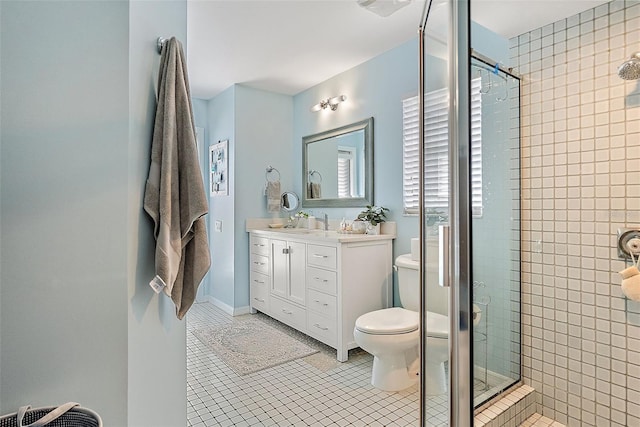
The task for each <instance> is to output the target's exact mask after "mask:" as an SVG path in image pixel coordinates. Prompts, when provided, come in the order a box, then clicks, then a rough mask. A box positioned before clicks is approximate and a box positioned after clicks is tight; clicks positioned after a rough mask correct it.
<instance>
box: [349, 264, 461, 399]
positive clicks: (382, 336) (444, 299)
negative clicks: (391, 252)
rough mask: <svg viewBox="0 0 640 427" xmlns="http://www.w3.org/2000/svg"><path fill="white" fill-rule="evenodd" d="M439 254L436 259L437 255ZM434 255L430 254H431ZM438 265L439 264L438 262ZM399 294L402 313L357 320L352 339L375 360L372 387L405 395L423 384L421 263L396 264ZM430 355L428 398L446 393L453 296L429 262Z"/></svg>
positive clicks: (387, 312) (389, 311) (395, 310)
mask: <svg viewBox="0 0 640 427" xmlns="http://www.w3.org/2000/svg"><path fill="white" fill-rule="evenodd" d="M431 252H432V253H433V252H435V254H436V256H437V251H431ZM427 253H429V251H428V252H427ZM435 264H436V265H437V260H435ZM396 267H397V269H398V291H399V294H400V303H401V304H402V307H403V308H400V307H393V308H386V309H383V310H376V311H372V312H370V313H366V314H363V315H362V316H360V317H359V318H358V319H357V320H356V325H355V328H354V331H353V336H354V339H355V341H356V343H357V344H358V345H359V346H360V348H362V349H363V350H365V351H367V352H368V353H370V354H372V355H373V356H374V358H373V370H372V373H371V384H373V386H374V387H376V388H379V389H381V390H385V391H400V390H404V389H405V388H407V387H409V386H411V385H413V384H414V383H416V381H417V380H418V376H417V374H418V369H419V365H420V362H419V356H418V355H419V353H418V344H419V342H420V331H419V323H420V315H419V313H418V311H419V310H420V280H419V279H420V273H419V270H418V268H419V261H414V260H412V259H411V254H406V255H400V256H399V257H398V258H396ZM426 276H427V277H426V282H427V283H426V288H427V346H426V347H427V349H426V353H425V359H426V360H425V362H426V370H427V372H423V373H422V375H424V376H425V380H426V385H427V390H426V392H427V394H430V395H436V394H442V393H445V392H446V376H445V371H444V362H446V361H447V358H448V348H449V344H448V339H449V319H448V318H447V316H446V313H447V308H448V292H447V290H446V289H445V288H442V287H440V286H439V285H438V277H437V276H438V271H437V267H434V263H430V262H429V260H427V271H426Z"/></svg>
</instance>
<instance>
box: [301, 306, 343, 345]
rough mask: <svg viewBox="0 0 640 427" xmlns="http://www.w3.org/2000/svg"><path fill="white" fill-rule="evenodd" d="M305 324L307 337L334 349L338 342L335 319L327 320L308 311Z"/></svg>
mask: <svg viewBox="0 0 640 427" xmlns="http://www.w3.org/2000/svg"><path fill="white" fill-rule="evenodd" d="M307 324H308V327H307V331H308V332H309V335H311V336H312V337H314V338H316V339H317V340H320V341H322V342H323V343H325V344H327V345H330V346H332V347H335V345H336V343H337V341H338V333H337V330H336V320H335V317H334V318H328V317H324V316H322V315H320V314H318V313H316V312H314V311H308V312H307Z"/></svg>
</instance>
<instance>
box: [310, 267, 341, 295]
mask: <svg viewBox="0 0 640 427" xmlns="http://www.w3.org/2000/svg"><path fill="white" fill-rule="evenodd" d="M337 281H338V279H337V274H336V272H335V271H328V270H321V269H319V268H314V267H307V287H308V288H309V289H315V290H318V291H321V292H326V293H328V294H331V295H336V290H337V289H338V287H337Z"/></svg>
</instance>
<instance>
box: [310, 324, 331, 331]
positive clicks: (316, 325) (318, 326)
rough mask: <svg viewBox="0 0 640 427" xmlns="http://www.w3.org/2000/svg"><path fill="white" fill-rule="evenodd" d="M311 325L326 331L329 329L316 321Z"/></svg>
mask: <svg viewBox="0 0 640 427" xmlns="http://www.w3.org/2000/svg"><path fill="white" fill-rule="evenodd" d="M313 326H315V327H316V328H318V329H322V330H323V331H328V330H329V328H323V327H322V326H320V325H318V324H317V323H316V324H314V325H313Z"/></svg>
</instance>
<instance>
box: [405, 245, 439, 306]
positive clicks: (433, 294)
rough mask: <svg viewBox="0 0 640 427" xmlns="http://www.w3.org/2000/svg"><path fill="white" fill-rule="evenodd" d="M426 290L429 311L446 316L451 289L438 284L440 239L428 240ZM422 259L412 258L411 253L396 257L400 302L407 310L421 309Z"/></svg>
mask: <svg viewBox="0 0 640 427" xmlns="http://www.w3.org/2000/svg"><path fill="white" fill-rule="evenodd" d="M426 253H427V264H426V272H425V275H426V287H425V288H426V292H427V301H426V303H427V311H431V312H433V313H439V314H442V315H444V316H447V315H448V311H449V290H448V288H443V287H442V286H440V285H439V284H438V241H437V240H436V241H431V240H428V241H427V245H426ZM419 266H420V261H414V260H412V259H411V254H404V255H400V256H398V257H397V258H396V267H397V269H398V293H399V294H400V304H401V305H402V307H404V308H406V309H407V310H413V311H419V310H420V271H419Z"/></svg>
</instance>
